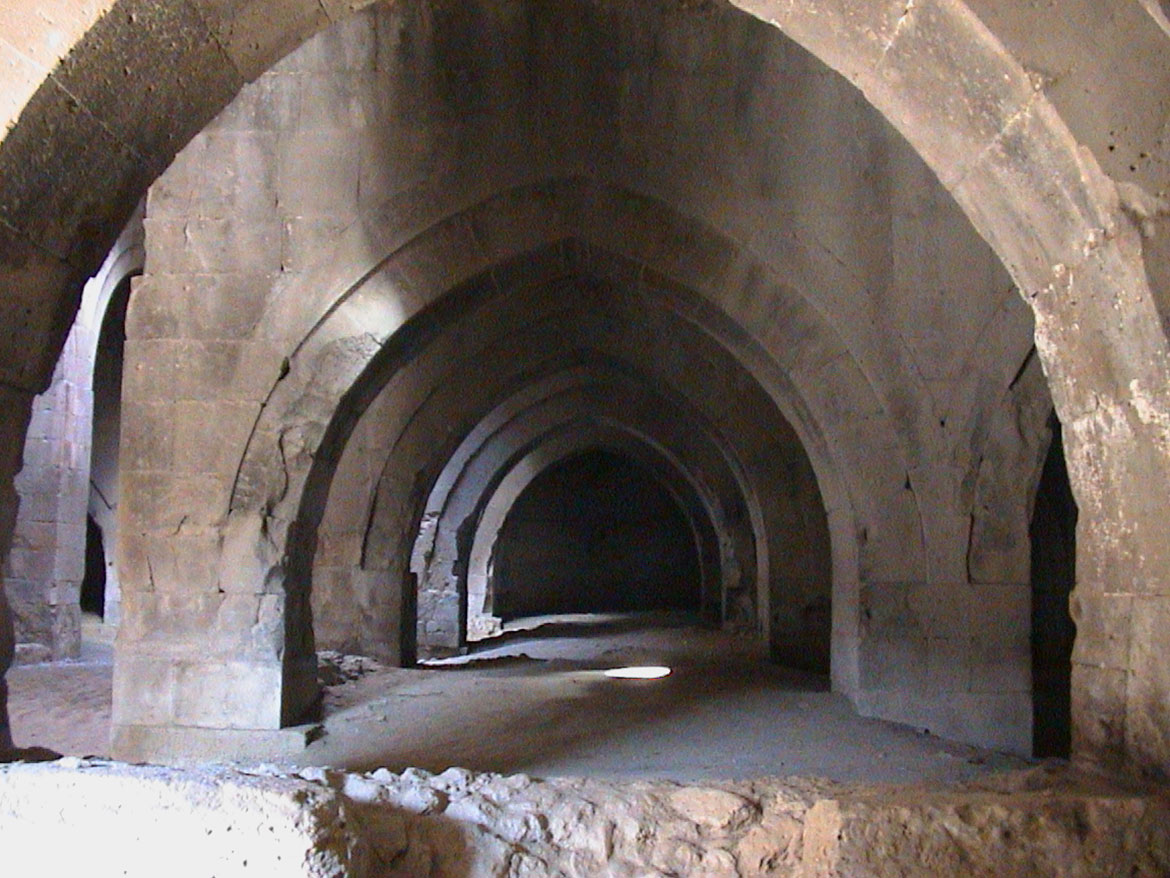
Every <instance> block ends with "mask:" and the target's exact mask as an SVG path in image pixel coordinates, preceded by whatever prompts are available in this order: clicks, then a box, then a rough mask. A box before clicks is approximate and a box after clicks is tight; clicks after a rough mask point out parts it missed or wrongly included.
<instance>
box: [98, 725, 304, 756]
mask: <svg viewBox="0 0 1170 878" xmlns="http://www.w3.org/2000/svg"><path fill="white" fill-rule="evenodd" d="M322 734H323V729H322V726H321V725H320V724H317V723H309V724H306V725H299V726H290V727H288V728H284V729H205V728H199V727H195V726H136V725H123V726H114V728H113V731H112V733H111V746H112V755H113V757H114V758H115V759H118V760H120V761H122V762H153V763H159V764H163V765H191V764H197V763H209V762H215V763H225V762H280V761H287V760H291V759H295V758H296V757H297V756H298V755H300V754H301V753H303V752H304V750H305V748H306V747H308V746H309V744H311V743H312V742H313V741H315V740H317V739H318V738H319V737H321V735H322Z"/></svg>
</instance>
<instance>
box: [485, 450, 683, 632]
mask: <svg viewBox="0 0 1170 878" xmlns="http://www.w3.org/2000/svg"><path fill="white" fill-rule="evenodd" d="M492 567H493V573H492V581H491V584H490V586H489V588H490V590H491V593H492V595H493V605H494V607H495V612H496V614H497V615H499V616H500V617H501V618H503V619H514V618H517V617H520V616H532V615H542V614H551V613H596V612H625V611H636V610H692V611H696V612H697V611H698V609H699V592H700V567H699V559H698V553H697V550H696V546H695V538H694V533H693V531H692V529H691V527H690V525H689V523H688V521H687V518H686V516H685V515H684V513H683V512H682V510H681V509H680V508H679V505H678V503H677V502H676V501H675V499H674V498H673V497H672V496H671V494H670V493H669V492H668V491H667V490H666V489H665V488H663V487H662V486H661V485H660V484H659V482H658V481H657V480H656V479H655V478H654V477H653V476H652V475H651V474H650V473H649V472H647V471H646V470H645V469H644V468H643V467H641V466H640V465H638V464H637V463H634V462H633V461H631V460H630V459H628V458H626V457H623V456H622V455H619V454H615V453H613V452H609V451H600V450H595V451H587V452H584V453H582V454H578V455H574V456H573V457H570V458H568V459H566V460H564V461H561V462H559V463H557V464H554V465H553V466H551V467H549V469H548V470H546V471H545V472H543V473H541V474H540V475H539V476H537V477H536V478H535V479H534V480H533V481H532V484H530V485H529V486H528V488H527V489H525V491H524V493H522V494H521V495H520V497H519V498H518V499H517V501H516V503H515V505H514V506H513V507H512V510H511V512H509V513H508V517H507V519H506V520H505V521H504V525H503V527H502V528H501V529H500V534H499V536H498V538H497V540H496V545H495V550H494V552H493V558H492Z"/></svg>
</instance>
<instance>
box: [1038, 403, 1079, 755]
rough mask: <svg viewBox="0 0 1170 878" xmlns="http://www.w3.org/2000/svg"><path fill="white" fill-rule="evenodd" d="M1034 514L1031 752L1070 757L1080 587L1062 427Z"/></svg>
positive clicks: (1055, 424) (1055, 430)
mask: <svg viewBox="0 0 1170 878" xmlns="http://www.w3.org/2000/svg"><path fill="white" fill-rule="evenodd" d="M1051 427H1052V444H1051V445H1050V446H1049V449H1048V458H1047V459H1046V460H1045V461H1044V470H1043V473H1042V474H1041V476H1040V486H1039V489H1038V490H1037V492H1036V506H1035V510H1034V511H1033V513H1032V527H1031V537H1032V747H1033V753H1034V755H1036V756H1063V757H1067V756H1068V755H1069V743H1070V730H1071V706H1070V699H1069V691H1070V683H1071V674H1072V664H1071V657H1072V647H1073V639H1074V637H1075V636H1076V627H1075V626H1074V625H1073V621H1072V617H1071V616H1070V615H1069V609H1068V598H1069V593H1070V592H1071V591H1072V588H1073V585H1074V584H1075V582H1076V526H1077V505H1076V501H1075V500H1074V499H1073V495H1072V488H1071V486H1070V485H1069V481H1068V470H1067V469H1066V467H1065V463H1064V446H1063V444H1062V442H1061V436H1060V423H1059V421H1057V420H1056V418H1055V416H1054V417H1053V418H1052V423H1051Z"/></svg>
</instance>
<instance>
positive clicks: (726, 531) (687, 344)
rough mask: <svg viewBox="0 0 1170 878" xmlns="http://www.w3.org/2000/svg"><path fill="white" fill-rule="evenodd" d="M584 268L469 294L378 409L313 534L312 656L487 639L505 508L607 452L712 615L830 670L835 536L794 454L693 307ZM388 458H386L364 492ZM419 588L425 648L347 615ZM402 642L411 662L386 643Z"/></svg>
mask: <svg viewBox="0 0 1170 878" xmlns="http://www.w3.org/2000/svg"><path fill="white" fill-rule="evenodd" d="M581 252H582V248H580V247H578V246H576V245H574V244H572V243H571V242H567V243H565V244H556V245H553V246H552V247H551V248H550V249H549V250H547V251H545V252H542V253H537V254H533V255H531V256H529V257H525V258H524V259H523V260H521V261H520V262H518V263H517V264H514V265H511V266H509V267H508V274H509V276H511V277H513V278H515V279H516V280H517V285H516V288H514V289H512V290H508V291H506V293H504V294H500V295H491V294H490V293H489V292H487V291H478V292H477V290H476V287H477V282H475V281H473V282H472V284H471V288H469V289H468V291H467V293H466V294H467V295H470V296H475V297H477V298H478V299H479V301H477V302H476V303H475V304H474V305H473V306H471V307H469V308H468V309H467V310H466V311H465V312H463V313H462V314H460V315H459V317H457V318H456V319H454V320H453V321H451V323H450V324H448V325H447V327H446V328H445V329H444V331H443V332H442V334H440V335H437V336H436V337H435V339H434V340H433V341H432V342H431V344H429V345H428V346H427V348H426V349H425V350H423V351H419V352H418V353H417V354H416V356H415V357H414V358H413V359H412V360H411V362H410V363H409V365H406V366H404V367H403V368H401V369H399V370H398V371H397V372H395V374H394V375H393V376H391V377H389V378H388V380H387V381H386V384H385V386H384V387H383V389H382V390H381V391H380V392H379V393H378V395H377V396H376V397H375V398H374V400H373V401H372V402H371V403H370V406H369V408H368V409H367V410H366V412H365V413H364V414H363V416H362V418H361V420H360V421H359V423H358V425H357V427H356V428H355V430H354V433H353V435H352V436H351V437H350V440H349V443H348V445H347V450H346V452H345V454H344V455H343V456H342V458H341V461H340V463H339V466H338V469H337V471H336V473H335V474H334V476H333V488H332V490H331V492H330V497H331V499H330V502H329V503H328V504H327V505H326V506H325V507H324V513H323V517H322V519H321V522H320V526H319V542H318V549H317V557H316V561H315V571H314V576H313V580H314V586H313V588H314V592H313V593H314V602H315V608H314V625H315V628H316V630H317V632H318V637H319V638H321V639H322V641H323V642H325V643H329V644H332V645H339V644H338V641H339V640H340V641H341V643H343V644H344V645H346V646H349V647H359V646H360V647H362V648H364V649H366V650H374V651H376V652H379V653H382V654H386V653H390V654H392V655H398V654H401V655H403V656H404V657H407V658H410V657H413V655H414V654H415V645H414V643H412V642H411V641H413V640H414V635H415V631H416V630H417V647H418V649H420V650H422V651H423V652H424V653H427V652H433V651H435V650H444V649H446V650H450V649H457V648H460V647H462V646H463V645H465V644H466V640H467V637H468V635H469V632H477V631H490V630H493V629H494V626H495V625H496V624H497V622H496V621H494V618H493V616H492V614H491V613H490V612H488V611H487V610H486V606H487V605H486V603H485V601H486V599H487V597H488V594H489V592H490V591H491V584H490V582H489V579H490V577H489V576H488V574H487V570H488V567H489V566H490V562H491V559H492V549H493V547H494V545H495V541H496V535H497V533H498V532H499V530H500V528H502V527H503V526H504V523H505V521H506V519H507V517H508V512H509V510H510V509H511V508H512V504H513V503H514V502H515V501H516V500H517V499H518V498H519V497H520V495H521V493H522V492H523V490H524V489H525V488H526V487H527V486H528V484H529V483H530V482H531V480H532V479H533V477H535V476H537V475H539V473H541V472H542V471H543V470H544V469H546V468H547V467H548V466H550V465H553V464H555V463H556V462H558V461H561V460H564V459H565V458H567V457H570V456H572V455H574V454H579V453H582V452H587V451H590V450H594V449H607V450H609V451H610V452H611V453H613V452H616V453H619V454H621V455H622V456H624V457H627V458H630V459H632V460H636V461H638V462H639V464H640V465H641V467H642V468H643V470H645V471H649V472H650V473H653V474H654V477H655V478H656V479H657V480H658V481H659V482H661V483H662V484H663V485H664V486H668V490H669V492H670V494H671V495H672V496H673V497H674V498H675V503H676V505H677V506H678V507H679V508H680V510H681V511H682V512H683V514H684V515H685V517H686V520H687V522H688V529H689V530H690V531H691V532H692V533H693V535H694V541H695V545H696V546H697V551H698V564H697V566H698V568H699V577H700V580H701V585H700V588H699V594H700V595H701V600H700V605H701V611H702V615H703V616H704V617H705V618H706V619H708V620H709V621H711V622H713V623H716V624H720V625H725V626H729V627H739V628H743V629H746V630H756V629H764V630H769V629H771V630H773V631H774V632H775V633H776V636H775V637H774V638H773V640H774V641H775V643H776V644H777V650H779V651H781V652H783V653H784V654H785V655H787V656H788V657H790V658H791V659H796V658H797V657H801V661H802V662H803V663H805V664H808V665H810V666H815V667H817V668H819V669H820V670H822V671H827V670H828V658H829V655H828V654H829V621H830V616H829V602H830V591H831V579H832V575H831V569H830V567H831V561H830V549H829V541H828V531H827V525H826V522H825V517H824V511H823V510H824V505H823V503H822V502H821V499H820V495H819V492H818V489H817V485H816V479H815V476H814V473H813V471H812V467H811V465H810V464H809V462H808V459H807V457H806V456H805V454H804V452H803V449H802V448H801V445H800V442H799V440H798V439H797V437H796V436H795V434H794V433H793V431H792V429H791V427H789V426H788V424H787V422H786V421H785V420H784V418H783V417H782V415H781V414H780V413H779V411H778V410H777V409H776V407H775V405H774V404H773V403H772V402H771V401H770V400H769V398H768V396H767V394H766V393H765V392H764V390H763V389H762V388H761V387H759V385H758V384H757V383H756V381H755V380H754V379H753V378H752V376H751V375H750V374H749V373H748V372H747V371H746V369H745V368H744V367H743V365H742V364H741V363H739V362H738V361H737V360H736V359H735V358H734V357H733V356H732V355H731V353H730V352H729V351H728V350H727V349H726V348H723V347H722V346H721V345H720V344H719V343H718V342H717V341H716V340H715V339H714V338H713V337H712V335H711V334H710V333H709V332H708V331H706V330H705V329H704V327H703V326H702V325H701V324H700V323H696V322H694V317H693V315H692V316H691V317H690V318H688V317H686V316H684V315H683V314H680V313H679V312H678V310H677V308H672V307H671V299H672V298H677V297H678V296H680V295H682V294H681V292H679V291H675V292H673V293H668V292H667V291H663V290H652V289H646V288H645V285H642V289H641V290H639V289H638V288H634V289H630V288H629V287H625V286H623V284H622V280H621V278H622V277H623V274H622V273H621V272H620V271H617V270H615V269H616V268H618V267H620V260H616V259H614V258H613V257H607V256H606V255H605V254H602V253H597V252H593V253H591V254H589V258H588V262H587V263H585V262H584V257H582V255H581ZM607 263H612V264H608V265H607ZM607 269H609V270H607ZM624 276H625V277H627V278H628V277H629V275H628V273H626V274H625V275H624ZM614 278H617V279H616V280H615V279H614ZM418 374H421V375H425V376H427V377H426V378H422V379H420V378H418V377H415V376H416V375H418ZM444 442H446V444H445V445H444ZM377 449H383V450H388V451H384V452H383V453H384V454H385V458H384V462H382V463H379V464H376V466H375V477H374V478H373V479H370V478H369V472H370V471H369V467H370V465H371V459H370V458H371V455H372V454H376V453H377V452H376V450H377ZM363 491H364V492H365V493H366V496H365V497H363V498H362V499H360V500H356V501H355V499H354V494H355V493H357V494H361V493H362V492H363ZM334 498H344V499H340V500H338V499H334ZM327 569H328V573H327V572H326V570H327ZM375 572H377V573H379V574H380V575H381V582H379V581H378V577H374V576H373V574H374V573H375ZM406 579H409V580H410V581H411V582H412V583H417V584H416V585H413V587H407V588H406V589H405V591H406V592H407V593H408V594H411V593H417V605H416V606H415V607H414V610H415V612H416V613H417V618H418V625H417V629H415V628H414V627H413V626H412V625H411V623H410V622H409V621H403V622H401V623H399V624H395V622H396V621H397V620H392V619H391V618H389V617H383V618H381V619H376V620H375V619H371V620H369V621H363V620H360V619H359V618H358V617H357V616H355V615H354V614H353V612H352V608H353V605H354V604H353V601H352V595H353V594H354V592H355V589H356V590H357V593H358V594H361V595H362V596H361V597H360V598H359V599H358V601H357V603H358V604H359V605H362V606H370V605H372V604H374V603H375V602H376V600H377V598H376V596H375V594H373V593H370V592H367V593H365V594H362V589H363V586H362V583H375V582H378V586H377V587H378V589H381V590H384V586H385V584H386V583H387V582H389V583H390V587H391V590H393V587H394V584H395V583H397V582H402V581H404V580H406ZM325 583H328V584H329V585H325ZM386 611H389V608H386ZM404 618H405V617H404ZM400 625H401V630H402V631H403V633H404V635H405V636H406V637H407V641H405V642H404V643H403V645H402V647H399V646H398V645H397V644H395V643H393V641H391V642H387V641H386V639H385V634H381V635H380V632H389V631H394V630H396V629H398V628H399V627H400ZM359 631H360V632H361V634H360V635H359V634H358V633H357V632H359ZM400 648H401V649H402V652H401V653H399V649H400Z"/></svg>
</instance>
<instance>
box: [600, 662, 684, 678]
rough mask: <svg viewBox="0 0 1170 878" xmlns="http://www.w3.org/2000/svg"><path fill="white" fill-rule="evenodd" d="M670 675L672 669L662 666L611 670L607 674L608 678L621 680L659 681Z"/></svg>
mask: <svg viewBox="0 0 1170 878" xmlns="http://www.w3.org/2000/svg"><path fill="white" fill-rule="evenodd" d="M669 673H670V668H665V667H663V666H662V665H643V666H641V667H635V668H610V669H609V670H608V671H606V672H605V676H607V677H616V678H617V679H619V680H657V679H658V678H660V677H665V676H666V675H667V674H669Z"/></svg>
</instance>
